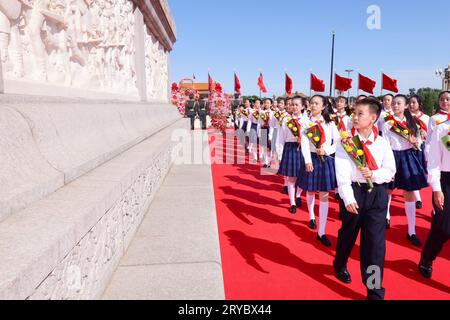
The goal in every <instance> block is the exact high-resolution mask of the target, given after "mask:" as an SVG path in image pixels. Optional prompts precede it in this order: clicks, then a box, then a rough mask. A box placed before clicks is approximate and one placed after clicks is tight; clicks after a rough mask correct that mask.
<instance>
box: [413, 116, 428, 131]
mask: <svg viewBox="0 0 450 320" xmlns="http://www.w3.org/2000/svg"><path fill="white" fill-rule="evenodd" d="M423 115H424V113H423V112H419V113H418V114H416V115H415V116H414V118H415V119H416V120H417V122H419V125H420V128H421V129H422V130H424V131H425V132H427V131H428V126H427V125H426V123H425V122H423V121H422V119H420V118H422V116H423Z"/></svg>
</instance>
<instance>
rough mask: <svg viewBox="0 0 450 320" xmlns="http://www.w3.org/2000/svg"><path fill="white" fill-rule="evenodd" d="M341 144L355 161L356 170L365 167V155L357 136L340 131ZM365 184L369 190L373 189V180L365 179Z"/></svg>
mask: <svg viewBox="0 0 450 320" xmlns="http://www.w3.org/2000/svg"><path fill="white" fill-rule="evenodd" d="M341 138H342V140H341V144H342V146H343V147H344V150H345V152H347V154H348V156H349V157H350V159H351V160H353V162H354V163H355V165H356V167H357V168H358V170H361V169H362V168H366V167H367V161H366V155H365V153H364V151H363V148H362V144H361V140H360V139H359V137H358V136H354V137H349V134H348V132H346V131H343V132H342V133H341ZM367 185H368V187H369V190H368V191H369V192H372V190H373V188H374V187H373V182H372V179H367Z"/></svg>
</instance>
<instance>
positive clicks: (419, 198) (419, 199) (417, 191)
mask: <svg viewBox="0 0 450 320" xmlns="http://www.w3.org/2000/svg"><path fill="white" fill-rule="evenodd" d="M414 197H415V198H416V201H420V202H422V197H421V196H420V190H416V191H414Z"/></svg>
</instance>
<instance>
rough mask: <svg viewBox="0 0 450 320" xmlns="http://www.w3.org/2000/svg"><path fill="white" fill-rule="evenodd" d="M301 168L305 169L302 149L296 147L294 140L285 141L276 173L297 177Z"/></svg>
mask: <svg viewBox="0 0 450 320" xmlns="http://www.w3.org/2000/svg"><path fill="white" fill-rule="evenodd" d="M303 170H305V159H304V158H303V154H302V149H299V148H298V143H296V142H286V143H285V144H284V148H283V156H282V157H281V163H280V168H279V169H278V174H279V175H282V176H285V177H291V178H298V177H299V175H300V174H301V172H302V171H303Z"/></svg>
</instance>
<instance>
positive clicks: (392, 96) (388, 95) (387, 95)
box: [383, 93, 394, 100]
mask: <svg viewBox="0 0 450 320" xmlns="http://www.w3.org/2000/svg"><path fill="white" fill-rule="evenodd" d="M386 97H391V98H392V99H394V95H393V94H392V93H388V94H385V95H384V96H383V100H384V98H386Z"/></svg>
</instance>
